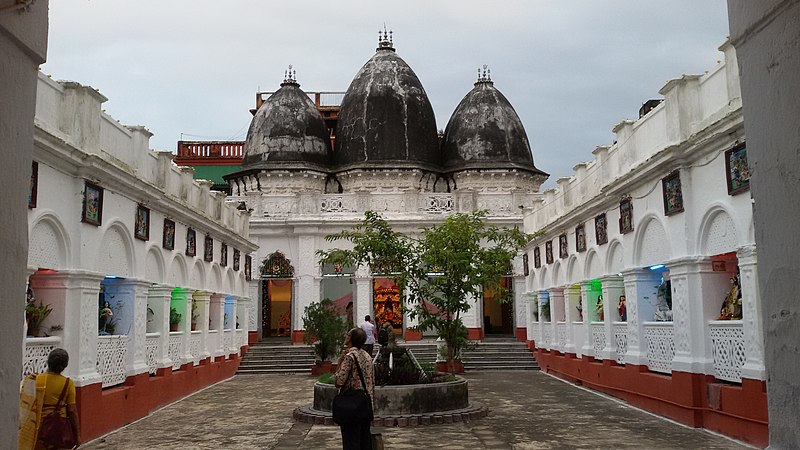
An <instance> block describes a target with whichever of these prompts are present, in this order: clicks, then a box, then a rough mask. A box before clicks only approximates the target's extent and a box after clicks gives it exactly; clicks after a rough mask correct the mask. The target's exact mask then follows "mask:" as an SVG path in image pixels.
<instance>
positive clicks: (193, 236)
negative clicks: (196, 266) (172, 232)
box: [186, 228, 197, 256]
mask: <svg viewBox="0 0 800 450" xmlns="http://www.w3.org/2000/svg"><path fill="white" fill-rule="evenodd" d="M196 254H197V232H195V231H194V230H193V229H191V228H188V229H187V230H186V256H194V255H196Z"/></svg>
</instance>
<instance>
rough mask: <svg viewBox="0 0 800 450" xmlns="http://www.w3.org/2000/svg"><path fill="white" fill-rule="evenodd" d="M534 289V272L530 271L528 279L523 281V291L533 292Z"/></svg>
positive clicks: (535, 287)
mask: <svg viewBox="0 0 800 450" xmlns="http://www.w3.org/2000/svg"><path fill="white" fill-rule="evenodd" d="M536 289H537V286H536V271H535V270H531V271H530V273H529V274H528V277H527V278H526V279H525V290H526V291H527V292H535V291H536Z"/></svg>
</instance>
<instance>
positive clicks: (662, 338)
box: [643, 322, 675, 374]
mask: <svg viewBox="0 0 800 450" xmlns="http://www.w3.org/2000/svg"><path fill="white" fill-rule="evenodd" d="M643 325H644V339H645V342H646V343H647V367H648V368H649V369H650V370H652V371H653V372H661V373H668V374H671V373H672V360H673V359H674V358H675V336H674V332H673V328H672V322H645V323H644V324H643Z"/></svg>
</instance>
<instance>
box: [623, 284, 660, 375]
mask: <svg viewBox="0 0 800 450" xmlns="http://www.w3.org/2000/svg"><path fill="white" fill-rule="evenodd" d="M622 277H623V281H624V283H625V293H626V297H627V298H626V300H627V308H628V351H627V352H626V353H625V362H626V363H627V364H638V365H647V342H645V339H644V322H648V321H651V320H653V313H654V310H655V304H656V294H657V292H658V286H659V285H660V284H661V275H660V274H659V273H658V272H654V271H651V270H649V269H630V270H626V271H624V272H622Z"/></svg>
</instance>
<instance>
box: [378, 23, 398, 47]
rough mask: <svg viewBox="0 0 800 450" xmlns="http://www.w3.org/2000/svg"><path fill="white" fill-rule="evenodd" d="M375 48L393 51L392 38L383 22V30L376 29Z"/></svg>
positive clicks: (390, 32)
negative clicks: (376, 43)
mask: <svg viewBox="0 0 800 450" xmlns="http://www.w3.org/2000/svg"><path fill="white" fill-rule="evenodd" d="M377 50H391V51H394V38H393V36H392V31H391V30H388V31H387V30H386V23H384V24H383V31H380V30H378V48H377Z"/></svg>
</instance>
